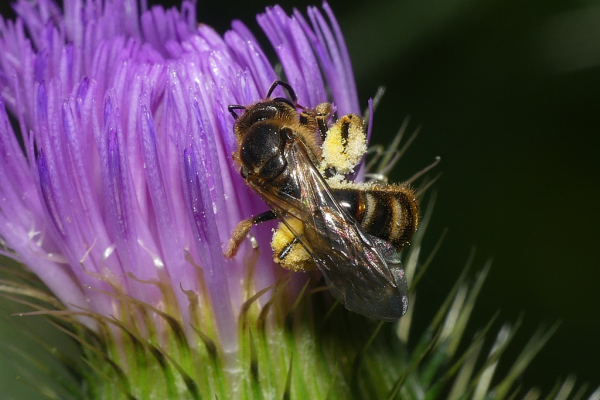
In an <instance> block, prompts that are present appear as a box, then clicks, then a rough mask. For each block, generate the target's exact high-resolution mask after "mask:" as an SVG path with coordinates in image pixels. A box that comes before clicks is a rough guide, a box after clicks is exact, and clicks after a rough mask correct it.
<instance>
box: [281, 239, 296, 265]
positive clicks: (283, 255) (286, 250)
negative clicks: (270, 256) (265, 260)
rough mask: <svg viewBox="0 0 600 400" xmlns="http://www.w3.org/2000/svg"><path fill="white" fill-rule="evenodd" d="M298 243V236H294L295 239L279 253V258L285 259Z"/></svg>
mask: <svg viewBox="0 0 600 400" xmlns="http://www.w3.org/2000/svg"><path fill="white" fill-rule="evenodd" d="M296 244H298V238H297V237H294V239H292V241H291V242H289V243H288V244H287V245H286V246H285V247H284V248H283V250H281V251H280V252H279V254H278V255H277V259H278V260H280V261H283V260H284V259H285V258H286V257H287V256H288V254H290V252H291V251H292V249H293V248H294V246H295V245H296Z"/></svg>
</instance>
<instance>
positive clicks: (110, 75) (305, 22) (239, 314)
mask: <svg viewBox="0 0 600 400" xmlns="http://www.w3.org/2000/svg"><path fill="white" fill-rule="evenodd" d="M63 3H64V4H63V8H62V10H61V9H60V8H59V7H58V6H57V5H56V4H55V3H54V2H52V1H51V0H38V1H37V2H35V3H31V2H29V1H26V0H18V1H17V2H16V3H15V4H14V8H15V10H16V13H17V15H18V18H17V19H16V20H15V21H7V20H4V19H0V237H1V238H2V241H3V245H4V246H3V250H2V253H3V254H4V255H6V256H8V257H11V258H13V259H15V260H17V261H19V262H21V263H22V264H24V265H25V266H26V267H27V268H28V270H29V271H31V273H33V274H34V275H35V276H36V277H37V278H39V279H40V280H41V281H42V282H43V284H45V285H46V286H47V288H48V289H49V292H48V291H46V289H40V288H39V287H36V286H31V285H23V284H20V283H19V282H18V279H17V278H14V277H13V279H12V280H11V281H8V280H3V284H2V287H1V289H2V292H4V293H5V295H7V296H11V295H12V294H14V293H16V294H19V295H20V296H21V300H20V301H22V302H24V303H26V304H28V305H30V306H31V307H34V308H35V309H37V310H39V312H40V313H43V314H45V315H48V316H52V317H53V318H54V319H53V321H55V323H56V324H57V325H58V326H59V327H61V328H63V329H66V328H64V323H65V322H66V323H68V324H70V325H69V326H70V327H69V329H68V332H69V334H70V335H72V336H73V337H74V338H75V339H76V340H77V341H78V342H79V343H80V345H81V347H82V351H83V354H84V360H85V364H84V365H81V363H78V362H76V361H73V360H70V359H69V358H68V357H67V356H66V355H64V356H63V357H64V359H65V363H66V364H67V365H68V366H69V367H70V368H71V371H76V372H73V373H74V375H75V377H76V380H78V381H81V380H83V381H85V385H83V384H81V385H75V386H73V385H72V384H70V383H64V381H63V384H62V385H60V384H59V385H57V386H53V387H44V388H40V391H41V392H43V393H45V394H46V395H47V396H48V397H50V398H74V399H79V398H90V399H118V398H128V399H133V398H136V399H149V398H169V399H175V398H178V399H179V398H181V399H184V398H191V399H200V398H207V399H215V398H219V399H228V398H248V399H254V398H257V399H258V398H273V399H275V398H298V399H305V398H311V399H319V398H330V399H335V398H339V399H346V398H361V399H379V398H386V397H387V398H390V399H391V398H396V397H397V396H402V397H403V398H422V397H423V395H424V394H427V395H428V396H429V397H430V398H431V397H435V396H436V395H437V394H439V393H441V391H442V390H443V389H444V387H446V388H447V387H449V385H450V384H449V382H450V378H452V377H453V376H454V375H455V374H456V373H459V377H460V378H461V380H456V381H455V382H454V384H453V386H451V395H452V396H454V397H453V398H461V396H470V395H471V394H473V395H474V396H475V397H476V398H481V396H485V395H486V394H487V393H488V392H489V390H490V388H492V386H491V380H490V378H491V375H493V371H494V368H495V362H496V361H497V357H498V355H499V354H500V353H501V352H502V350H503V348H504V347H505V345H506V343H507V342H508V340H509V339H510V337H511V334H512V330H511V329H510V328H508V327H505V328H503V329H502V330H501V331H500V334H499V335H498V339H497V342H496V346H495V347H494V349H492V352H491V355H490V358H489V359H488V360H487V361H486V362H485V363H484V364H483V365H481V366H480V368H479V369H476V368H475V362H476V359H477V354H479V351H480V350H481V348H482V345H483V338H484V335H479V336H478V337H476V339H475V340H474V341H473V343H472V344H471V346H470V347H469V352H467V353H466V355H464V356H462V357H457V358H455V354H456V349H457V347H458V344H459V342H460V338H461V337H462V333H463V332H464V328H465V325H466V322H467V320H468V317H469V314H470V311H471V309H472V306H473V304H474V301H475V298H476V295H477V292H478V290H479V288H480V287H481V284H482V282H483V276H484V275H485V274H482V275H481V276H480V278H479V279H478V280H477V282H476V284H475V285H474V287H473V288H472V289H469V288H468V286H466V284H465V283H464V276H463V277H461V279H460V280H459V283H457V286H456V288H455V290H454V291H453V292H452V294H451V297H449V301H448V302H447V304H445V305H444V306H442V307H441V309H440V314H439V315H438V316H437V317H436V319H435V320H434V321H433V322H432V324H431V325H430V327H429V328H428V330H427V331H426V332H425V334H424V335H423V336H422V337H421V339H419V341H418V343H417V345H416V347H415V349H414V351H408V347H407V341H408V332H409V330H408V329H409V327H410V318H411V314H410V313H409V315H407V316H405V317H404V322H403V323H401V324H400V325H399V327H398V328H397V331H395V332H393V331H390V330H387V331H386V334H385V335H379V336H378V335H377V333H378V332H379V330H380V328H381V327H382V325H381V324H380V325H374V324H373V323H370V322H367V323H365V322H366V320H365V319H363V318H362V317H358V316H356V315H352V314H349V313H346V312H344V311H343V310H340V308H339V307H338V308H335V307H334V308H331V304H332V302H331V301H330V299H329V298H327V297H326V296H325V295H324V294H323V291H322V290H321V289H319V288H316V289H315V285H314V283H313V282H311V278H315V276H313V275H309V274H289V273H287V272H285V271H284V270H282V269H281V267H279V266H277V265H276V264H274V263H273V261H272V255H271V254H270V251H262V249H269V247H270V246H269V241H270V230H269V229H268V228H266V229H265V228H262V229H258V228H257V229H256V230H255V239H256V242H257V244H258V249H259V251H256V250H254V249H253V246H251V245H250V243H245V244H244V245H243V247H242V248H241V250H240V252H239V255H238V257H236V258H235V259H233V260H226V259H225V258H224V257H223V247H222V245H223V243H226V242H227V240H228V238H229V235H230V233H231V232H232V230H233V228H234V226H235V225H236V224H237V222H238V221H240V220H241V219H243V218H247V217H248V216H250V215H254V214H258V213H260V212H262V211H265V205H264V203H262V202H261V201H260V200H259V199H258V197H257V196H256V195H255V194H253V193H251V191H250V190H249V189H248V188H247V187H246V186H245V184H244V182H243V180H242V179H241V178H240V177H239V176H238V173H237V171H236V170H235V168H234V166H233V164H232V162H231V157H230V155H231V153H232V152H233V150H234V147H235V140H234V137H233V122H234V121H233V119H232V118H231V115H229V113H228V112H227V106H228V105H230V104H249V103H252V102H254V101H256V100H258V99H260V98H262V97H264V95H265V94H266V90H267V89H268V88H269V86H270V84H271V83H272V82H273V81H274V80H276V79H278V78H281V77H280V76H278V74H277V73H276V70H275V68H274V67H273V66H272V65H271V63H270V62H269V60H268V59H267V57H266V56H265V53H264V52H263V50H262V49H261V47H260V45H259V44H258V42H257V40H256V39H255V37H254V36H253V34H252V33H251V32H250V31H249V30H248V28H246V26H245V25H244V24H243V23H242V22H239V21H234V22H233V23H232V29H231V30H230V31H228V32H226V33H225V34H224V35H223V36H220V35H219V34H217V33H216V32H215V31H213V30H212V29H211V28H210V27H208V26H207V25H199V26H198V25H197V23H196V21H195V15H196V12H195V3H194V2H192V1H185V0H184V1H183V3H182V5H181V9H180V10H176V9H170V10H165V9H163V8H161V7H153V8H150V9H148V8H147V7H146V6H145V2H142V3H141V4H142V5H141V9H138V6H137V3H136V2H130V1H126V0H115V1H111V2H105V1H102V0H88V1H82V0H65V1H64V2H63ZM258 22H259V25H260V26H261V28H262V29H263V31H264V32H265V34H266V36H267V37H268V39H269V41H270V42H271V44H272V46H273V47H274V49H275V52H276V53H277V57H278V62H279V63H281V66H282V69H283V74H285V79H286V80H287V81H288V82H289V83H290V84H291V85H292V86H293V87H294V89H295V91H296V93H297V95H298V98H299V100H300V102H301V103H302V104H303V105H304V106H307V107H314V106H316V105H317V104H319V103H321V102H325V101H329V102H332V103H333V104H335V107H336V109H337V113H338V114H339V115H343V114H347V113H359V112H360V109H359V102H358V97H357V93H356V88H355V84H354V81H353V74H352V68H351V65H350V61H349V57H348V52H347V50H346V46H345V44H344V40H343V38H342V35H341V32H340V28H339V26H338V24H337V22H336V20H335V18H334V16H333V14H332V12H331V10H330V8H329V6H328V5H327V4H324V5H323V11H320V10H318V9H316V8H309V9H308V12H307V16H304V15H303V14H301V13H300V12H298V11H294V12H293V14H292V15H287V14H286V13H285V12H284V11H283V10H282V9H281V8H279V7H273V8H269V9H267V10H266V11H265V13H263V14H261V15H259V16H258ZM278 95H281V96H284V93H283V92H280V93H278ZM9 114H10V115H12V116H13V117H14V124H11V121H10V120H9V117H8V115H9ZM371 116H372V113H371ZM13 125H14V127H13ZM397 144H398V143H396V145H397ZM384 164H385V163H384ZM383 168H387V165H383ZM428 215H429V213H427V214H426V216H425V219H424V223H423V224H422V227H423V228H422V229H421V231H420V232H419V234H418V235H417V237H416V238H415V240H414V243H413V246H412V247H411V248H410V250H409V252H408V253H407V254H405V259H406V261H407V262H406V266H407V271H406V272H407V277H408V279H409V281H413V282H414V281H416V280H418V278H417V277H415V271H416V266H417V264H418V255H419V252H420V240H421V237H422V235H423V232H424V226H425V225H426V224H427V220H428V218H429V216H428ZM421 271H423V269H422V270H421ZM5 272H14V271H5ZM18 274H20V275H22V273H21V272H19V273H18ZM28 279H29V280H31V279H32V278H31V277H29V278H28ZM316 280H317V279H312V281H316ZM23 299H26V300H23ZM31 299H34V300H35V301H31ZM450 300H452V301H450ZM411 312H412V311H411ZM436 332H437V333H436ZM382 336H383V337H382ZM538 336H540V337H539V338H538V339H539V340H536V341H533V342H532V345H531V346H529V347H528V349H527V350H526V351H524V356H523V357H522V359H520V360H518V361H520V362H518V363H516V364H515V365H516V367H515V368H516V370H515V373H514V374H513V375H510V376H509V377H507V378H506V379H504V380H502V381H501V382H500V383H499V384H498V385H497V386H495V387H493V388H494V390H496V393H501V394H506V393H508V392H509V389H510V388H511V387H512V385H513V382H514V380H515V377H516V375H517V374H518V373H519V371H521V370H522V368H523V367H524V366H525V365H526V364H527V363H528V360H529V359H530V358H531V356H532V354H534V353H535V352H536V351H537V350H538V347H539V343H541V342H543V341H544V340H546V339H547V335H544V334H541V333H540V334H539V335H538ZM426 356H427V358H425V357H426ZM473 357H475V358H473ZM451 360H454V361H453V362H452V363H451ZM449 365H451V366H452V368H450V367H449ZM459 371H460V372H459ZM474 371H478V372H477V373H475V372H474ZM501 397H502V396H499V397H498V398H501Z"/></svg>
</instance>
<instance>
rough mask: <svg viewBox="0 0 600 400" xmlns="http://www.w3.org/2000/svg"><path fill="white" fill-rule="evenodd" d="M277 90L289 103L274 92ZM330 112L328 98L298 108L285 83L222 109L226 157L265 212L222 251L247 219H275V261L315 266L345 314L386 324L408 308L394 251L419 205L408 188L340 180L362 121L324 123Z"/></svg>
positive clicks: (358, 153)
mask: <svg viewBox="0 0 600 400" xmlns="http://www.w3.org/2000/svg"><path fill="white" fill-rule="evenodd" d="M278 86H281V87H283V88H284V89H285V90H286V91H287V92H288V95H289V97H290V99H287V98H279V97H278V98H274V99H272V98H271V95H272V93H273V91H274V90H275V88H277V87H278ZM298 109H300V112H298ZM236 110H243V113H242V114H241V115H238V114H237V113H236ZM332 110H333V107H332V106H331V104H329V103H321V104H319V105H317V107H315V108H314V109H310V108H305V107H301V106H299V105H298V101H297V97H296V95H295V93H294V90H293V89H292V87H291V86H290V85H289V84H288V83H286V82H282V81H275V82H274V83H273V84H272V85H271V87H270V89H269V91H268V92H267V96H266V98H265V99H263V100H261V101H259V102H257V103H254V104H252V105H250V106H242V105H230V106H229V111H230V113H231V114H232V115H233V117H234V118H235V124H234V133H235V137H236V141H237V149H236V150H235V152H234V153H233V160H234V162H235V163H236V165H239V172H240V175H241V176H242V177H243V178H244V180H245V181H246V183H247V184H248V185H249V186H250V187H251V188H252V189H253V190H254V191H255V192H256V193H257V194H258V195H259V196H260V197H261V198H262V199H263V200H264V201H265V203H267V205H268V206H269V208H270V211H267V212H264V213H261V214H259V215H256V216H254V217H252V218H248V219H246V220H243V221H241V222H240V223H239V224H238V225H237V226H236V227H235V229H234V231H233V234H232V237H231V239H230V242H229V245H228V247H227V249H226V252H225V255H226V256H227V257H233V256H235V254H236V252H237V249H238V248H239V245H240V244H241V242H242V241H243V240H244V238H245V236H246V234H247V233H248V231H249V229H250V227H251V226H252V225H256V224H259V223H261V222H264V221H268V220H272V219H279V220H281V224H280V226H279V227H278V229H277V230H276V232H275V235H274V239H273V242H272V247H273V250H274V253H275V256H274V259H275V261H276V262H278V263H279V264H280V265H282V266H283V267H286V268H289V269H295V270H309V269H314V268H315V267H316V268H318V269H319V270H320V271H321V273H322V274H323V276H324V278H325V282H326V284H327V286H328V287H329V289H330V291H331V293H332V295H333V296H334V297H335V298H336V299H337V300H338V301H340V303H342V304H343V305H344V306H345V307H346V308H347V309H348V310H350V311H353V312H356V313H358V314H361V315H364V316H367V317H370V318H374V319H379V320H386V321H393V320H396V319H398V318H400V317H402V316H403V315H404V314H405V313H406V310H407V308H408V296H407V295H408V288H407V283H406V277H405V276H404V271H403V270H402V264H401V261H400V257H399V255H398V251H399V249H401V248H402V247H403V246H404V245H405V244H406V243H408V240H409V239H410V237H411V236H412V234H413V233H414V231H415V230H416V228H417V225H418V203H417V200H416V198H415V195H414V193H413V192H412V190H411V189H409V188H408V187H407V186H402V185H387V184H359V183H354V182H348V181H345V179H344V176H343V174H345V173H348V172H351V170H352V167H353V166H355V165H356V164H358V163H359V162H360V159H361V158H362V156H363V155H364V151H366V138H365V137H364V136H365V135H364V130H363V129H362V121H360V117H358V116H356V115H352V114H350V115H348V116H343V117H342V118H340V119H339V120H338V121H337V122H336V123H335V124H334V125H333V126H332V127H331V129H329V128H328V126H327V121H328V119H329V118H330V117H331V114H332ZM361 135H362V136H361ZM332 141H333V142H334V144H333V145H331V143H330V146H327V144H328V142H332ZM362 142H365V143H364V150H360V148H362V144H361V143H362ZM357 143H358V145H357ZM329 147H331V148H333V149H334V151H333V153H335V154H336V155H335V156H334V155H332V153H331V151H329V152H328V148H329ZM356 148H358V150H356Z"/></svg>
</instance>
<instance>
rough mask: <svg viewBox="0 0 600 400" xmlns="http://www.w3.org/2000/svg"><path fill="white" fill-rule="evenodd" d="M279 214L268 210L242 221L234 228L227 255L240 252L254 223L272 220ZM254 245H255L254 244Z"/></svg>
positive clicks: (229, 256) (228, 256) (230, 256)
mask: <svg viewBox="0 0 600 400" xmlns="http://www.w3.org/2000/svg"><path fill="white" fill-rule="evenodd" d="M276 218H277V215H275V213H274V212H273V211H266V212H264V213H260V214H258V215H255V216H254V217H252V218H248V219H244V220H242V221H240V222H239V223H238V224H237V225H236V226H235V228H233V233H232V234H231V239H229V243H228V244H227V249H226V250H225V257H227V258H232V257H235V255H236V254H237V252H238V249H239V248H240V245H241V244H242V242H243V241H244V238H245V237H246V235H247V234H248V231H249V230H250V228H251V227H252V225H257V224H260V223H261V222H265V221H270V220H272V219H276ZM253 247H254V245H253Z"/></svg>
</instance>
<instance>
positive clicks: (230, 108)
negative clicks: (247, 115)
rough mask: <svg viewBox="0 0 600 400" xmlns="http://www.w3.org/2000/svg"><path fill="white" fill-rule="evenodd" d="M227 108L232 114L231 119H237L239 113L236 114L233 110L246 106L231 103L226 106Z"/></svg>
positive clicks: (242, 108)
mask: <svg viewBox="0 0 600 400" xmlns="http://www.w3.org/2000/svg"><path fill="white" fill-rule="evenodd" d="M227 109H228V110H229V112H230V113H231V115H233V119H238V118H239V115H237V114H236V113H235V111H234V110H245V109H246V107H244V106H241V105H239V104H232V105H230V106H228V107H227Z"/></svg>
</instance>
